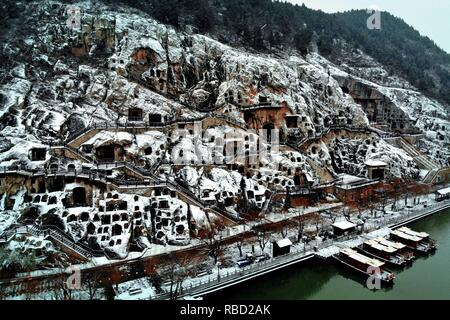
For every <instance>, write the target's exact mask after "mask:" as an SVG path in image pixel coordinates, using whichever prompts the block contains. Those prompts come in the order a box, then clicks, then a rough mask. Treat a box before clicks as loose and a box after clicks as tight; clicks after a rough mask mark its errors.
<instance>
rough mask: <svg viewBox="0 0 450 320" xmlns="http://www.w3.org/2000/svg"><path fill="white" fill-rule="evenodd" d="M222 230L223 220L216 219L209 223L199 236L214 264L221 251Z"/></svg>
mask: <svg viewBox="0 0 450 320" xmlns="http://www.w3.org/2000/svg"><path fill="white" fill-rule="evenodd" d="M223 230H224V223H223V221H222V220H216V221H215V222H214V223H210V227H209V228H208V230H206V231H205V232H204V234H203V235H202V237H201V240H202V241H203V243H204V244H205V246H206V249H207V254H208V255H209V256H210V257H212V258H213V259H214V264H217V261H218V260H219V257H220V256H221V255H222V253H223V249H224V248H223V242H222V238H223Z"/></svg>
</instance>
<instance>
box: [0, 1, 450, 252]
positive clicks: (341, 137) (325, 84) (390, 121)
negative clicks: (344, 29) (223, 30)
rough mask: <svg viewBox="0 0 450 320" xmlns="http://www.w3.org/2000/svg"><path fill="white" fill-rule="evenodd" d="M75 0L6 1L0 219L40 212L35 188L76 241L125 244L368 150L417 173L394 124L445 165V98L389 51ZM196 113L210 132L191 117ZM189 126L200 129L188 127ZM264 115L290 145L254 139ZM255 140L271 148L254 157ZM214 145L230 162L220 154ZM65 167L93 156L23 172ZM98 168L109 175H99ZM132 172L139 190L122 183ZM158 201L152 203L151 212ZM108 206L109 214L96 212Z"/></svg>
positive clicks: (308, 181)
mask: <svg viewBox="0 0 450 320" xmlns="http://www.w3.org/2000/svg"><path fill="white" fill-rule="evenodd" d="M74 4H75V6H76V8H78V9H79V10H80V12H81V15H80V20H79V22H80V24H79V25H78V24H77V21H76V17H75V18H73V17H72V18H73V19H75V20H73V19H70V20H69V19H68V7H67V4H66V3H64V2H59V1H36V2H28V1H23V2H20V1H18V2H14V3H13V2H5V3H4V4H3V6H5V10H4V12H5V13H6V18H5V19H3V20H2V28H3V29H4V30H5V32H2V33H1V34H2V35H1V37H2V38H1V40H2V41H1V49H0V50H1V51H0V54H1V72H0V74H1V79H0V81H1V83H0V102H1V105H0V166H1V167H2V168H3V169H4V172H5V175H6V177H2V181H1V182H2V183H1V185H0V186H1V188H0V191H1V192H0V195H1V202H0V211H1V215H0V222H1V223H2V225H1V226H2V228H7V227H8V226H10V225H11V224H12V223H14V222H15V221H16V220H17V219H19V217H20V218H21V219H25V218H28V216H25V217H24V212H23V209H24V207H26V206H27V203H29V202H31V200H32V201H33V203H34V205H33V206H36V207H39V209H36V212H34V214H33V215H32V216H33V217H34V218H36V215H38V213H39V215H44V214H45V215H48V216H49V217H50V218H51V219H56V220H58V219H61V221H60V220H58V221H60V222H58V226H59V227H60V228H61V229H64V230H65V231H69V232H70V234H71V235H72V237H73V238H74V239H76V240H77V241H79V240H83V241H84V240H86V242H88V239H92V238H93V237H94V235H95V237H96V239H97V240H96V241H97V242H98V244H97V242H95V243H91V242H89V245H91V247H93V248H97V249H105V248H106V249H108V250H110V251H112V252H113V253H115V254H117V255H119V256H126V255H127V253H128V250H129V243H130V242H131V240H133V245H135V246H141V247H146V246H147V247H148V246H150V244H149V239H150V240H151V241H152V243H158V244H167V243H169V244H175V245H180V244H186V242H188V241H189V240H190V236H192V235H195V234H198V233H199V232H200V229H201V226H202V225H205V224H206V225H208V224H213V223H214V221H215V219H214V216H217V215H220V213H218V212H219V211H216V212H210V211H209V209H208V208H209V206H212V205H214V206H216V205H217V206H219V207H220V208H226V210H227V211H226V215H227V217H230V216H231V218H233V219H238V218H239V217H240V214H241V213H242V212H241V211H242V210H243V208H244V207H247V205H249V206H250V207H252V209H255V210H256V211H258V210H259V211H263V210H264V205H265V203H266V199H267V197H268V195H269V194H270V193H275V192H278V193H283V192H285V191H286V188H289V187H291V188H294V187H300V186H301V187H306V188H312V187H317V186H318V185H320V184H324V183H327V182H330V181H332V180H336V179H339V177H340V175H342V174H347V175H355V176H358V177H361V178H369V173H368V170H367V165H366V164H367V162H368V161H369V162H370V161H371V163H374V162H375V161H382V162H383V163H384V164H386V166H387V168H388V173H387V177H388V178H404V179H409V178H411V179H418V178H419V175H420V174H421V172H420V169H423V168H420V166H419V165H420V163H418V162H417V161H415V159H414V154H412V152H407V151H405V150H402V149H399V148H398V146H396V145H394V144H388V143H386V142H385V141H383V139H382V137H391V138H392V137H393V136H395V135H396V134H398V133H404V134H408V135H410V136H417V134H419V135H420V134H424V137H423V138H424V139H422V152H424V153H427V154H428V155H429V156H430V157H432V158H433V159H434V161H435V162H436V163H437V164H436V166H437V167H439V165H445V164H448V160H449V148H448V143H449V136H450V135H449V134H448V132H449V130H450V127H449V122H448V115H447V111H446V108H445V106H443V105H442V104H440V103H439V102H438V101H436V100H432V99H430V98H427V97H425V96H424V95H423V94H422V93H420V92H419V91H417V90H416V89H415V87H414V86H413V85H411V84H410V83H408V82H407V81H406V80H404V79H403V77H402V76H401V75H395V74H394V75H392V74H390V73H389V72H388V71H387V70H385V69H384V68H383V66H382V65H380V64H374V66H372V67H370V68H369V67H363V66H362V65H358V64H356V61H361V59H364V60H365V61H375V60H374V59H373V58H372V57H370V56H367V55H366V54H364V53H363V52H362V51H358V52H353V51H351V52H348V53H346V57H347V58H346V59H347V60H346V63H345V64H341V65H340V64H335V63H333V62H331V61H330V60H328V59H327V58H325V57H324V56H322V55H321V54H320V52H317V51H312V52H310V53H308V54H307V55H302V54H300V53H298V52H297V51H289V50H286V51H285V52H280V51H278V50H277V51H276V54H275V53H267V52H263V51H261V52H255V51H254V50H247V49H245V48H237V47H232V46H230V45H226V44H224V43H221V42H219V41H217V40H215V39H213V38H211V37H209V36H206V35H203V34H199V33H196V32H187V31H180V30H179V29H175V28H174V27H172V26H168V25H164V24H162V23H161V22H158V21H156V20H154V19H153V18H152V17H151V16H149V15H147V14H146V13H145V12H143V11H140V10H138V9H134V8H131V7H129V6H127V5H121V6H119V5H117V4H115V5H110V4H105V3H102V2H94V1H92V2H90V1H85V2H76V3H74ZM68 22H69V24H68ZM352 62H355V63H352ZM200 120H201V121H200ZM194 121H198V122H201V125H202V126H203V127H202V128H201V129H204V130H203V132H202V134H200V135H195V134H193V133H192V132H190V131H194V130H193V129H191V127H190V125H191V123H192V122H194ZM102 128H103V129H102ZM184 128H188V129H189V130H188V132H189V134H187V135H181V134H180V133H179V130H177V129H184ZM194 129H195V128H194ZM261 129H278V130H279V138H280V141H281V145H280V146H279V148H273V149H271V146H270V143H269V142H268V141H269V140H271V139H272V138H275V137H272V136H271V137H270V139H269V138H267V139H265V140H264V141H265V144H263V147H264V148H267V149H270V152H269V155H268V156H267V157H266V156H262V153H263V152H262V150H261V149H259V148H254V149H252V148H251V147H250V145H251V144H252V143H254V142H255V141H258V140H261V136H260V135H261V131H259V130H261ZM231 131H232V132H233V133H235V134H238V135H240V136H241V137H244V136H245V143H244V145H245V146H246V148H244V149H243V150H237V149H238V148H237V147H236V145H237V138H236V140H233V139H231V148H232V149H233V148H234V149H236V150H235V153H234V154H233V160H234V158H236V159H238V160H239V159H241V160H242V159H243V160H242V161H241V162H240V161H237V162H238V164H237V165H236V167H234V166H226V165H225V162H226V161H225V160H226V157H225V156H226V155H225V153H224V150H223V149H224V148H222V149H220V150H219V149H218V148H217V144H218V141H224V136H225V135H226V134H228V133H229V132H231ZM394 138H395V137H394ZM397 138H398V137H397ZM268 145H269V146H268ZM227 148H228V145H227ZM61 150H63V151H61ZM254 154H258V155H260V158H259V159H258V161H256V162H255V163H252V164H249V160H248V158H249V157H250V156H251V155H254ZM215 160H218V162H217V163H218V164H220V166H219V165H218V166H217V168H211V165H210V164H211V161H215ZM111 161H115V162H116V163H115V164H114V167H108V163H109V162H111ZM124 162H126V163H125V164H124ZM102 163H103V166H102ZM105 163H106V164H105ZM215 164H216V163H215ZM433 165H434V164H432V165H431V166H433ZM11 168H15V169H11ZM17 168H20V170H18V169H17ZM7 169H8V170H12V171H13V172H15V173H16V176H8V175H7V174H6V173H7V171H8V170H7ZM61 169H63V170H64V172H66V170H67V171H68V172H72V173H73V172H79V171H80V172H81V173H83V174H86V172H87V171H89V173H87V174H86V175H87V177H85V178H86V179H88V182H86V181H84V180H83V182H82V183H81V182H78V181H77V182H76V183H75V182H73V183H66V182H60V181H59V180H58V179H56V178H55V179H54V180H51V181H50V182H48V181H45V182H44V184H43V185H42V184H41V183H39V182H38V180H36V179H35V177H34V176H33V175H31V177H30V178H28V177H27V176H26V175H25V177H23V176H22V174H23V173H24V172H25V173H27V174H28V173H30V172H31V173H33V172H37V171H39V170H40V171H39V172H41V173H42V172H45V175H47V174H48V173H52V172H58V170H61ZM428 169H431V168H428ZM78 170H79V171H78ZM98 171H104V174H105V176H106V177H104V176H102V177H99V176H93V174H94V173H93V172H95V174H97V173H98ZM45 177H46V176H45ZM96 178H97V180H96ZM80 179H81V178H80ZM83 179H84V178H83ZM150 179H151V180H153V181H156V182H155V183H154V184H153V185H152V184H150V185H151V186H152V188H154V185H158V186H160V185H162V186H164V187H165V188H166V189H165V190H164V191H160V190H156V189H155V190H150V187H148V185H149V183H150V182H149V181H148V180H150ZM93 181H94V182H93ZM105 181H107V183H105ZM111 181H112V182H111ZM111 183H112V184H111ZM139 183H141V185H139ZM145 183H147V185H146V184H145ZM98 184H106V186H107V188H111V185H114V186H115V188H116V191H115V192H109V190H106V189H105V188H106V187H104V186H103V185H102V187H98ZM129 184H132V185H135V186H136V188H138V187H141V188H140V190H139V192H135V194H133V192H126V190H128V189H127V188H129V187H130V186H129ZM142 186H144V188H142ZM146 186H147V187H146ZM24 188H26V189H27V190H24ZM81 189H83V190H84V191H83V190H81ZM124 190H125V191H124ZM266 191H267V192H266ZM86 198H91V199H92V200H91V201H86ZM44 199H45V200H44ZM198 199H201V200H198ZM79 202H81V203H83V204H84V205H85V207H81V208H80V207H77V205H78V204H79ZM243 203H245V205H244V206H243V205H242V204H243ZM150 204H151V205H152V207H151V208H152V210H153V213H151V214H150V213H149V214H147V213H146V214H142V211H145V212H151V211H152V210H150ZM206 204H207V205H206ZM153 205H155V206H153ZM66 207H67V208H69V209H67V210H66ZM144 208H145V210H143V209H144ZM155 208H158V209H160V210H158V212H155ZM207 209H208V210H207ZM266 209H267V208H266ZM217 210H219V209H217ZM117 211H123V212H121V213H118V212H117ZM166 211H167V212H166ZM105 212H108V217H109V218H108V219H109V220H108V221H103V220H102V221H100V219H103V218H100V216H102V217H103V213H105ZM109 212H112V213H111V216H109ZM162 212H164V213H165V214H166V213H167V217H166V216H164V217H161V215H162ZM220 212H222V211H220ZM100 213H101V214H100ZM157 213H158V215H157ZM222 213H223V212H222ZM55 216H56V218H55ZM47 218H48V217H47ZM50 218H48V219H50ZM111 219H112V220H113V221H112V222H111ZM169 220H170V221H169ZM105 225H106V226H105ZM144 225H145V227H146V228H144ZM110 227H111V228H110ZM136 228H137V229H136ZM147 232H148V234H149V237H148V238H146V237H143V238H142V239H141V240H140V242H139V245H138V244H136V241H134V240H135V239H136V238H140V236H143V235H146V234H147ZM106 234H108V236H107V235H106ZM150 234H151V236H150ZM89 241H90V240H89Z"/></svg>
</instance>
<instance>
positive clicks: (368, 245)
mask: <svg viewBox="0 0 450 320" xmlns="http://www.w3.org/2000/svg"><path fill="white" fill-rule="evenodd" d="M359 250H360V251H361V252H362V253H364V254H366V255H369V256H371V257H374V258H376V259H378V260H381V261H384V262H386V263H388V264H390V265H393V266H396V267H400V266H404V265H405V264H406V262H407V261H406V259H405V257H403V256H402V255H400V254H397V253H398V251H399V250H398V249H396V248H394V247H392V246H386V245H384V244H382V243H380V242H377V241H375V240H368V241H365V242H364V243H363V244H362V245H361V246H360V247H359Z"/></svg>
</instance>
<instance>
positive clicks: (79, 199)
mask: <svg viewBox="0 0 450 320" xmlns="http://www.w3.org/2000/svg"><path fill="white" fill-rule="evenodd" d="M72 195H73V204H74V205H75V206H85V205H86V190H85V189H84V188H82V187H78V188H75V189H73V191H72Z"/></svg>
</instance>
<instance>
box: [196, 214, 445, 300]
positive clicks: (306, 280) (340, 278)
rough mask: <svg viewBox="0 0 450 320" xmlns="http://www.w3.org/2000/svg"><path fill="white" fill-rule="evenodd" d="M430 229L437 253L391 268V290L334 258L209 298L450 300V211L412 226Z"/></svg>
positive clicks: (215, 294)
mask: <svg viewBox="0 0 450 320" xmlns="http://www.w3.org/2000/svg"><path fill="white" fill-rule="evenodd" d="M409 227H411V228H412V229H414V230H417V231H425V232H428V233H430V235H431V237H432V238H434V239H436V240H437V241H438V244H439V248H438V250H437V252H436V253H435V254H433V255H430V256H427V257H418V259H416V261H415V262H414V263H413V264H412V266H410V267H407V268H403V269H393V271H394V272H395V274H396V277H397V278H396V282H395V285H394V286H393V287H392V288H389V289H388V288H385V289H382V290H379V291H370V290H369V289H367V288H366V287H365V281H364V279H362V278H360V277H358V276H357V275H354V274H353V273H349V272H347V271H346V270H345V269H342V267H341V266H339V265H335V264H334V263H332V262H331V260H330V261H327V262H324V261H317V260H311V261H309V262H306V263H303V264H299V265H295V266H293V267H289V268H287V269H283V270H280V271H277V272H274V273H271V274H270V275H266V276H263V277H259V278H256V279H254V280H252V281H249V282H246V283H245V284H242V285H237V286H234V287H231V288H228V289H225V290H223V291H221V292H217V293H214V294H211V295H210V296H208V297H205V300H209V299H214V300H216V299H220V300H223V299H288V300H292V299H325V300H334V299H355V300H358V299H392V300H395V299H450V209H447V210H444V211H442V212H440V213H438V214H435V215H433V216H431V217H428V218H426V219H424V220H421V221H418V222H414V223H412V224H410V225H409Z"/></svg>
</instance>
